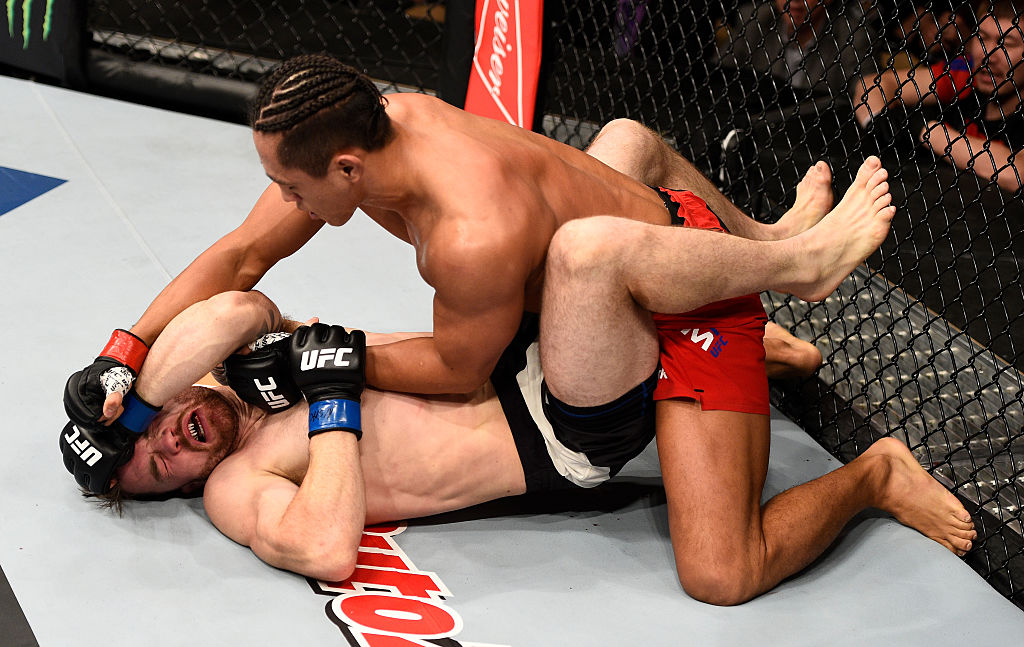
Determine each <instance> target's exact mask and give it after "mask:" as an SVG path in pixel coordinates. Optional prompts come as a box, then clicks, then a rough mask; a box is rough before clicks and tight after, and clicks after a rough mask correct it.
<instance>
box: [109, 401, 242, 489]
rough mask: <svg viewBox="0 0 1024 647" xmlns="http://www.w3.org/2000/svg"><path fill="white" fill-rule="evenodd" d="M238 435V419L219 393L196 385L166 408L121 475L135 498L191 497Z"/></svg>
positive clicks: (120, 470) (143, 437)
mask: <svg viewBox="0 0 1024 647" xmlns="http://www.w3.org/2000/svg"><path fill="white" fill-rule="evenodd" d="M237 436H238V414H237V412H236V411H235V409H234V408H233V407H232V406H231V405H230V404H229V403H228V401H227V400H226V399H225V398H224V396H222V395H221V394H220V393H218V392H217V391H216V390H214V389H209V388H206V387H201V386H193V387H191V388H189V389H186V390H185V391H183V392H182V393H180V394H178V395H177V396H175V397H174V398H172V399H171V400H170V401H169V402H167V403H166V404H164V407H163V409H162V410H161V411H160V413H159V414H157V416H156V418H154V419H153V422H152V423H150V425H149V427H147V428H146V431H145V433H144V434H143V435H142V437H140V438H139V439H138V440H137V441H136V443H135V453H134V454H133V455H132V458H131V460H130V461H128V463H127V464H125V465H123V466H121V467H120V468H118V470H117V480H118V483H119V484H120V485H121V489H122V490H123V491H125V492H126V493H130V494H143V495H145V494H164V493H168V492H173V491H176V490H181V491H182V492H183V493H185V494H188V493H190V492H193V491H195V490H198V489H199V488H201V487H202V486H203V483H204V482H205V481H206V478H207V477H208V476H209V475H210V472H212V471H213V468H214V467H216V465H217V463H219V462H220V461H221V460H223V459H224V457H225V456H227V454H228V452H230V451H231V449H232V448H233V446H234V443H235V440H236V438H237Z"/></svg>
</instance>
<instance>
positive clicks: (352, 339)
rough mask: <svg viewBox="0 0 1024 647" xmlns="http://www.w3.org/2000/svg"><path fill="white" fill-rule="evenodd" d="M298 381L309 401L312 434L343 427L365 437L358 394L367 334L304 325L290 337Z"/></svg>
mask: <svg viewBox="0 0 1024 647" xmlns="http://www.w3.org/2000/svg"><path fill="white" fill-rule="evenodd" d="M290 350H291V367H292V378H293V379H294V380H295V384H296V385H297V386H298V387H299V389H300V390H301V391H302V394H303V395H304V396H306V400H307V401H308V402H309V437H310V438H312V437H313V436H315V435H317V434H319V433H323V432H325V431H335V430H342V431H348V432H350V433H353V434H355V436H356V438H362V436H363V430H362V425H361V422H360V417H359V396H360V395H361V394H362V392H363V386H364V385H365V384H366V335H365V334H364V333H363V331H362V330H353V331H352V332H351V333H350V332H347V331H346V330H345V329H344V328H342V327H341V326H328V325H327V324H322V323H316V324H313V325H312V326H302V327H300V328H299V329H298V330H296V331H295V334H293V335H292V338H291V349H290Z"/></svg>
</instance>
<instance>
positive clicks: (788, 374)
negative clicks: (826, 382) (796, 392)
mask: <svg viewBox="0 0 1024 647" xmlns="http://www.w3.org/2000/svg"><path fill="white" fill-rule="evenodd" d="M769 325H772V324H769ZM779 330H781V329H779ZM764 346H765V366H766V369H767V372H768V377H770V378H773V379H786V378H795V377H810V376H811V375H814V373H815V372H817V370H818V368H820V367H821V362H822V357H821V351H820V350H818V348H817V347H816V346H815V345H814V344H812V343H810V342H807V341H804V340H802V339H798V338H796V337H794V336H792V335H789V334H788V333H784V332H783V333H781V334H780V333H775V334H771V335H766V336H765V339H764Z"/></svg>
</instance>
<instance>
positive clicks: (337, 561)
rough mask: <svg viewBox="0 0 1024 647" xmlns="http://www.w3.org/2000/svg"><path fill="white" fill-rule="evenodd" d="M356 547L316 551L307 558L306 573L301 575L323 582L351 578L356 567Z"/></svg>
mask: <svg viewBox="0 0 1024 647" xmlns="http://www.w3.org/2000/svg"><path fill="white" fill-rule="evenodd" d="M358 553H359V551H358V547H357V546H342V547H335V548H331V549H324V550H317V551H314V552H313V553H311V554H310V555H309V556H308V557H307V563H308V564H309V568H308V572H306V573H303V575H306V576H308V577H314V578H316V579H318V580H321V581H323V582H342V581H344V580H347V579H348V578H350V577H352V574H353V573H354V572H355V570H356V566H357V565H358V559H357V558H358Z"/></svg>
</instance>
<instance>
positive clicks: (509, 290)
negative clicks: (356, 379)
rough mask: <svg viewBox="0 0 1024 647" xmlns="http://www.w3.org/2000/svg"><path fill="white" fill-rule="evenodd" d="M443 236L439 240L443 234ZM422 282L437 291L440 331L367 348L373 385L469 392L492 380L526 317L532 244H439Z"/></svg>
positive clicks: (498, 240) (506, 240)
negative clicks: (526, 290)
mask: <svg viewBox="0 0 1024 647" xmlns="http://www.w3.org/2000/svg"><path fill="white" fill-rule="evenodd" d="M438 238H441V237H438ZM431 245H433V246H434V247H433V249H432V250H431V254H433V257H432V258H431V259H429V260H428V261H426V262H425V263H423V265H424V266H425V267H426V268H427V269H426V270H425V271H424V278H426V279H427V281H428V282H429V283H430V284H431V285H434V286H435V296H434V334H433V336H432V337H421V338H417V339H408V340H404V341H399V342H396V343H392V344H382V345H377V346H373V347H371V348H368V349H367V371H366V381H367V384H369V385H371V386H374V387H376V388H378V389H382V390H387V391H401V392H405V393H424V394H434V393H468V392H470V391H473V390H475V389H477V388H479V387H480V385H482V384H483V383H484V382H486V381H487V379H488V377H489V376H490V374H491V371H492V370H493V369H494V366H495V364H496V363H497V361H498V358H499V357H500V356H501V353H502V351H503V350H504V349H505V347H506V346H507V345H508V343H509V342H510V341H511V340H512V338H513V337H514V336H515V333H516V330H517V329H518V327H519V322H520V320H521V319H522V315H523V305H524V298H525V297H524V292H525V286H526V281H527V276H528V274H529V270H530V259H529V258H528V257H527V253H528V251H527V250H529V249H530V246H529V245H528V244H527V243H525V242H524V241H523V240H521V239H517V238H516V237H515V236H507V237H502V236H499V235H497V234H495V235H494V236H493V237H492V238H491V239H490V240H489V241H488V242H486V243H483V244H481V243H479V242H470V243H467V242H465V241H462V240H460V241H456V242H454V243H451V242H448V241H444V240H443V239H441V240H439V239H435V240H432V241H431Z"/></svg>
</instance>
